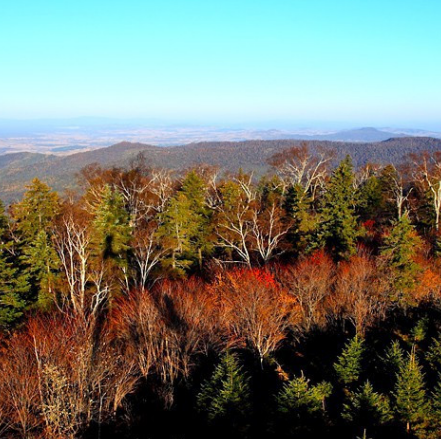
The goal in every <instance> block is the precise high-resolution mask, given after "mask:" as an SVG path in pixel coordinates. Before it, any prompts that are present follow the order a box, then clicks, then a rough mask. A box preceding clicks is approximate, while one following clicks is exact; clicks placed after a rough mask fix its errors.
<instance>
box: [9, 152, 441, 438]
mask: <svg viewBox="0 0 441 439" xmlns="http://www.w3.org/2000/svg"><path fill="white" fill-rule="evenodd" d="M269 166H271V172H269V173H268V174H266V175H265V176H263V177H260V178H256V177H255V176H254V175H253V173H252V172H245V171H243V170H239V172H237V173H230V174H228V175H223V174H222V173H221V172H220V170H219V169H217V168H216V167H214V166H208V165H200V166H197V167H192V168H190V169H188V170H187V171H186V172H182V173H177V172H174V171H172V170H167V169H162V168H151V167H148V166H147V165H146V162H145V160H144V159H143V158H142V157H139V159H138V160H134V161H132V163H131V165H130V166H128V167H124V168H123V167H114V168H102V167H100V166H98V165H90V166H88V167H86V168H84V169H83V170H82V172H81V175H80V184H81V186H82V190H81V191H78V192H69V193H67V194H64V195H61V194H58V193H57V192H55V191H53V190H52V189H51V188H50V187H49V186H48V185H47V184H46V183H44V182H43V181H40V180H38V179H34V180H33V181H32V183H31V184H30V185H29V186H28V187H27V188H26V192H25V194H24V196H23V197H22V199H21V200H20V201H18V202H16V203H14V204H12V205H10V206H9V207H8V208H7V209H5V208H4V207H3V206H2V209H1V213H0V235H1V240H0V330H1V337H0V435H1V436H2V437H3V436H5V437H22V438H30V437H35V438H39V437H47V438H75V437H84V438H87V437H115V438H125V437H127V438H130V437H139V434H140V432H142V434H145V437H157V438H160V437H161V438H162V437H170V438H171V437H176V435H180V437H196V436H198V435H205V436H207V437H225V435H229V436H232V437H245V438H246V437H249V438H253V437H262V432H264V435H265V437H269V438H272V437H274V438H276V437H277V438H279V437H282V438H283V437H286V438H288V437H299V438H302V437H305V438H306V437H311V438H312V437H321V436H323V437H325V436H326V435H329V434H338V435H339V437H341V438H346V437H347V438H355V437H370V438H382V437H391V435H393V437H419V438H436V437H439V435H440V434H441V430H440V425H441V423H440V421H441V381H440V373H441V277H440V276H441V274H440V268H441V259H440V252H441V236H440V233H441V232H440V212H441V153H440V152H436V151H435V152H426V153H422V154H418V155H415V154H414V155H409V156H408V157H407V158H406V161H405V165H403V166H394V165H391V164H390V165H378V164H375V163H368V164H366V165H363V166H362V167H358V168H356V167H354V165H353V163H352V159H351V157H350V156H349V155H348V156H346V157H345V158H344V159H343V160H341V161H339V163H337V164H335V156H334V155H333V154H332V151H330V150H329V149H320V148H315V149H314V150H311V149H309V147H308V145H300V146H295V147H292V148H289V149H287V150H284V151H283V152H282V153H278V154H275V155H273V156H272V157H271V158H270V160H269Z"/></svg>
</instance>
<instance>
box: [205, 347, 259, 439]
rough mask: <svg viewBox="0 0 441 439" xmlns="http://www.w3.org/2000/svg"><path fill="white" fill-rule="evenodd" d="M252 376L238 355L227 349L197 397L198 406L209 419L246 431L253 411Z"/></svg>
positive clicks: (215, 422) (217, 424)
mask: <svg viewBox="0 0 441 439" xmlns="http://www.w3.org/2000/svg"><path fill="white" fill-rule="evenodd" d="M250 397H251V393H250V385H249V378H248V377H247V375H246V374H245V373H244V372H243V369H242V367H241V366H239V362H238V360H237V358H236V356H235V355H233V354H231V353H227V354H226V355H225V356H224V357H223V358H222V360H221V362H220V364H219V365H218V366H217V367H216V369H215V370H214V372H213V375H212V377H211V378H210V380H208V381H206V382H205V383H204V384H203V385H202V388H201V391H200V393H199V394H198V397H197V406H198V410H199V411H200V412H202V413H204V414H205V415H206V417H207V419H208V421H209V423H211V424H213V425H215V426H222V425H223V426H224V427H228V428H231V430H232V431H234V430H236V431H241V432H244V431H246V429H247V427H248V426H247V418H248V416H249V415H250V410H251V403H250Z"/></svg>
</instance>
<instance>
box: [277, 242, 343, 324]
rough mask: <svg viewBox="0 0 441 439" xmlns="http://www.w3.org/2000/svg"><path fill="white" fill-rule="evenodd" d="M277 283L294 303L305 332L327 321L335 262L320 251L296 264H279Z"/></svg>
mask: <svg viewBox="0 0 441 439" xmlns="http://www.w3.org/2000/svg"><path fill="white" fill-rule="evenodd" d="M278 279H279V282H280V283H281V284H282V286H283V287H284V289H285V290H286V291H287V293H288V294H289V295H292V296H293V297H294V298H295V300H296V302H297V304H298V307H297V309H298V312H299V314H300V318H301V325H302V326H303V327H304V329H305V330H306V331H310V330H311V329H312V328H314V327H319V326H321V325H323V324H324V322H325V320H326V313H327V309H326V305H327V300H328V299H329V296H330V295H331V290H332V285H333V283H334V280H335V265H334V262H333V261H332V259H331V258H330V257H329V256H327V255H326V254H325V252H324V251H323V250H319V251H316V252H315V253H313V254H312V255H310V256H308V257H303V258H301V259H300V260H299V261H298V262H297V264H295V265H288V266H286V267H281V268H280V270H279V272H278Z"/></svg>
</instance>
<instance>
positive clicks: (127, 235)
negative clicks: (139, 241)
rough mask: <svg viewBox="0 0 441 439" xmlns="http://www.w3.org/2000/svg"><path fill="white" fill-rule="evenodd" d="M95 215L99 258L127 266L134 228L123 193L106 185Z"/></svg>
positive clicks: (95, 241) (96, 244)
mask: <svg viewBox="0 0 441 439" xmlns="http://www.w3.org/2000/svg"><path fill="white" fill-rule="evenodd" d="M94 213H95V218H94V221H93V228H94V243H95V247H96V252H97V253H98V255H99V257H101V258H103V259H108V258H110V259H114V260H116V261H117V262H118V264H120V265H121V264H122V265H124V264H126V261H127V252H128V250H129V248H130V247H129V243H130V239H131V232H132V228H131V225H130V217H129V213H128V212H127V210H126V209H125V207H124V199H123V197H122V195H121V193H120V192H119V191H117V190H115V189H112V188H111V187H110V186H109V185H105V186H104V190H103V193H102V196H101V201H100V203H99V204H98V206H97V207H96V210H95V212H94Z"/></svg>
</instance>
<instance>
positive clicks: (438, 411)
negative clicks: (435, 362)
mask: <svg viewBox="0 0 441 439" xmlns="http://www.w3.org/2000/svg"><path fill="white" fill-rule="evenodd" d="M431 399H432V401H431V402H432V412H433V417H434V418H435V421H436V422H437V423H438V425H439V427H438V428H439V429H441V374H438V382H437V383H436V385H435V388H434V389H433V392H432V398H431Z"/></svg>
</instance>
